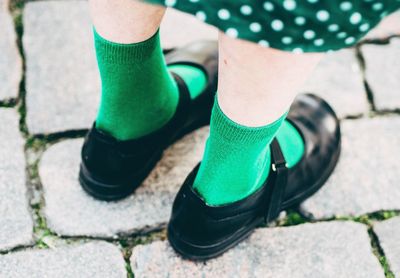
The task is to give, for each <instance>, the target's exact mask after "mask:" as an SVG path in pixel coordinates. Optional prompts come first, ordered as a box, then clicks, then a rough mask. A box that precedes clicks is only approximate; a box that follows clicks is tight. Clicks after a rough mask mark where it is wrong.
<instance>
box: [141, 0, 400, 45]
mask: <svg viewBox="0 0 400 278" xmlns="http://www.w3.org/2000/svg"><path fill="white" fill-rule="evenodd" d="M146 1H149V2H152V3H156V4H161V5H164V6H168V7H173V8H175V9H178V10H181V11H183V12H187V13H190V14H193V15H195V16H196V17H197V18H199V19H200V20H202V21H205V22H207V23H209V24H211V25H214V26H216V27H217V28H219V29H220V30H222V31H224V32H225V33H226V34H227V35H229V36H231V37H238V38H241V39H245V40H249V41H252V42H256V43H258V44H260V45H263V46H266V47H272V48H276V49H280V50H284V51H293V52H325V51H330V50H338V49H341V48H345V47H349V46H352V45H354V44H356V43H357V42H358V41H359V40H360V39H361V38H362V37H363V36H364V35H365V34H366V33H367V32H368V31H369V30H370V29H372V28H373V27H374V26H376V25H377V24H378V23H379V22H380V21H381V19H382V18H384V17H385V16H387V15H389V14H390V13H392V12H394V11H396V10H398V9H400V0H355V1H340V0H268V1H263V0H146Z"/></svg>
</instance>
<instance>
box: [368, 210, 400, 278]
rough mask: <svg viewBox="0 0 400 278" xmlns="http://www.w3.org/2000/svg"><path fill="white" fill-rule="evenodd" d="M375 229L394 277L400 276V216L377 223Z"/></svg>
mask: <svg viewBox="0 0 400 278" xmlns="http://www.w3.org/2000/svg"><path fill="white" fill-rule="evenodd" d="M373 230H374V232H375V234H376V236H377V238H378V240H379V245H380V247H381V248H382V251H383V253H384V254H385V257H386V258H387V261H388V263H389V266H390V269H391V270H392V272H393V274H394V277H396V278H398V277H400V233H399V230H400V216H399V217H394V218H391V219H389V220H386V221H383V222H380V223H376V224H375V225H374V227H373Z"/></svg>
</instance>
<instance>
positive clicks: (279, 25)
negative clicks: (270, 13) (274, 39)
mask: <svg viewBox="0 0 400 278" xmlns="http://www.w3.org/2000/svg"><path fill="white" fill-rule="evenodd" d="M271 27H272V29H273V30H274V31H281V30H282V29H283V27H285V25H284V24H283V22H282V21H281V20H279V19H274V20H272V22H271Z"/></svg>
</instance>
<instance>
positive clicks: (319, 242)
mask: <svg viewBox="0 0 400 278" xmlns="http://www.w3.org/2000/svg"><path fill="white" fill-rule="evenodd" d="M369 242H370V240H369V238H368V235H367V230H366V227H365V226H363V225H361V224H356V223H350V222H348V223H346V222H330V223H319V224H305V225H301V226H295V227H288V228H270V229H268V228H262V229H258V230H256V231H255V232H254V233H253V234H252V235H251V237H250V238H249V239H247V240H246V241H244V242H243V243H241V244H239V245H238V246H236V247H235V248H234V249H231V250H230V251H228V252H227V253H225V254H224V255H222V256H221V257H218V258H216V259H213V260H210V261H207V262H206V263H202V262H199V263H195V262H191V261H187V260H182V259H181V258H180V257H178V256H177V255H176V254H175V253H174V252H173V250H172V249H171V247H170V246H169V245H168V244H167V243H166V242H161V241H158V242H154V243H152V244H149V245H140V246H137V247H135V248H134V250H133V254H132V257H131V266H132V270H133V272H134V273H135V277H138V278H142V277H154V278H156V277H220V278H222V277H230V278H231V277H263V278H267V277H273V278H287V277H291V278H314V277H315V278H326V277H334V278H341V277H343V278H347V277H352V278H357V277H374V278H379V277H385V276H384V274H383V271H382V269H381V267H380V264H379V262H378V260H377V258H376V257H375V256H374V255H373V254H372V250H371V246H370V243H369Z"/></svg>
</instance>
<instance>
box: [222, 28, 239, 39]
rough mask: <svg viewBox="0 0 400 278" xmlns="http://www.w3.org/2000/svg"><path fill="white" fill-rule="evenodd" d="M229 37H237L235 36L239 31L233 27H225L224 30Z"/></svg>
mask: <svg viewBox="0 0 400 278" xmlns="http://www.w3.org/2000/svg"><path fill="white" fill-rule="evenodd" d="M225 33H226V34H227V35H228V36H229V37H232V38H237V36H238V35H239V32H238V30H236V29H235V28H228V29H226V32H225Z"/></svg>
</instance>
